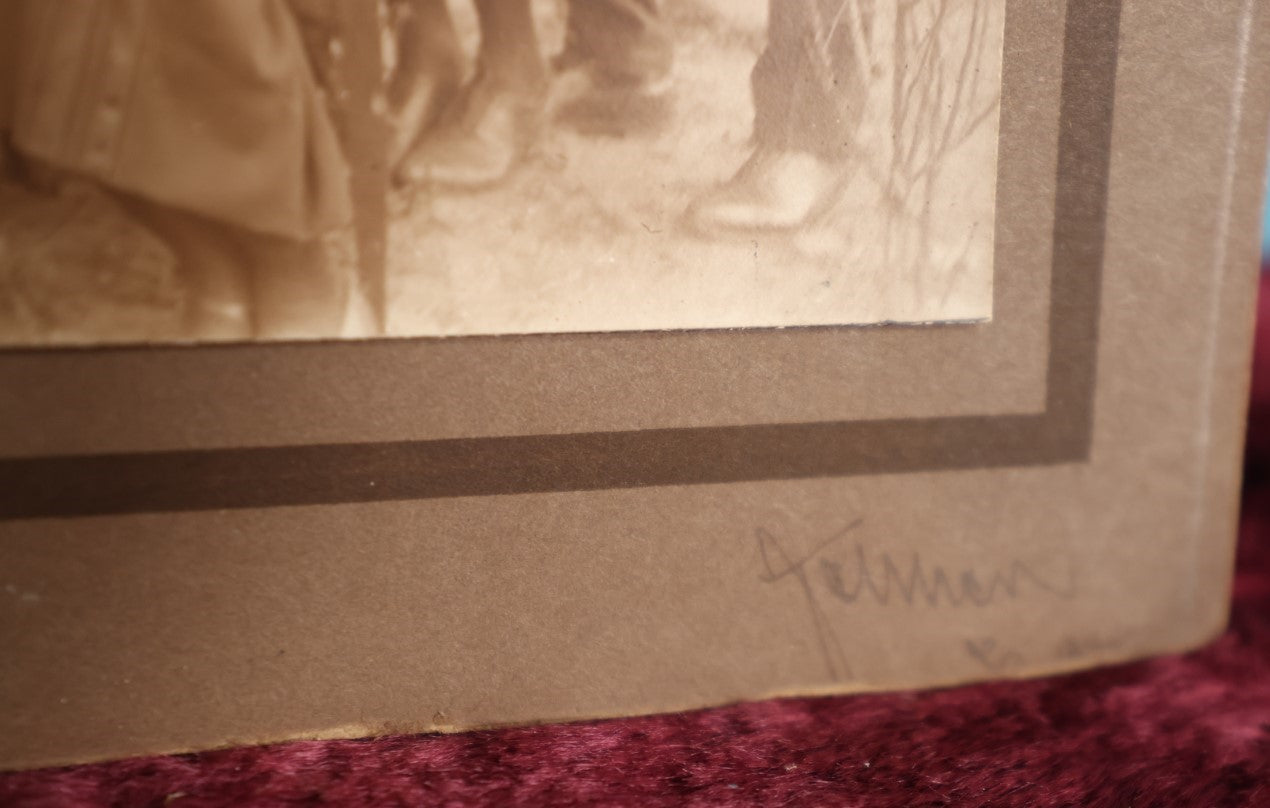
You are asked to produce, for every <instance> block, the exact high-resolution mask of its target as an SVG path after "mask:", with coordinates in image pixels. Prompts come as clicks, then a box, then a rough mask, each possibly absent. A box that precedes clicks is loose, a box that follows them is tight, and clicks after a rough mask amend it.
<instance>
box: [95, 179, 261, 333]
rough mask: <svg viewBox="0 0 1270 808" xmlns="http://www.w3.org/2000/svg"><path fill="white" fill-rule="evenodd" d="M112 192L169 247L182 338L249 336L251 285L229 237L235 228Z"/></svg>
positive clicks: (236, 246) (237, 247) (237, 244)
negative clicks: (180, 295) (179, 294)
mask: <svg viewBox="0 0 1270 808" xmlns="http://www.w3.org/2000/svg"><path fill="white" fill-rule="evenodd" d="M112 196H113V198H115V199H116V200H118V201H119V203H120V204H121V205H122V207H123V209H124V210H125V211H126V212H127V213H128V214H129V215H130V216H132V217H133V218H135V219H136V220H137V221H138V222H139V223H141V224H142V225H143V226H144V227H145V228H146V229H148V230H149V231H150V232H152V233H154V234H155V235H156V236H158V237H159V238H160V239H161V240H162V241H163V242H164V243H165V244H167V245H168V247H169V248H170V249H171V250H172V253H173V255H174V257H175V258H176V266H177V271H178V272H179V273H180V279H181V285H182V287H183V290H184V311H183V312H182V322H183V328H184V331H185V333H184V334H183V336H184V337H185V338H187V339H198V340H241V339H249V338H251V336H252V325H251V313H250V309H251V288H250V283H249V280H248V277H249V273H248V270H247V268H246V266H245V265H244V255H243V253H242V251H241V250H240V242H239V240H238V239H236V238H234V231H235V230H236V229H237V228H233V227H230V226H229V225H224V224H221V223H219V222H216V221H213V220H211V219H207V218H205V217H202V216H198V215H196V214H192V213H186V212H184V211H181V210H178V209H176V208H172V207H168V206H166V205H158V204H155V203H153V202H150V201H148V200H146V199H142V198H141V197H138V196H135V195H133V194H127V193H114V194H112Z"/></svg>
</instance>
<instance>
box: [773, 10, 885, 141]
mask: <svg viewBox="0 0 1270 808" xmlns="http://www.w3.org/2000/svg"><path fill="white" fill-rule="evenodd" d="M846 2H851V0H796V2H792V1H791V0H769V2H768V9H769V12H768V13H769V17H768V38H767V47H766V48H765V49H764V50H763V54H762V56H760V57H759V60H758V62H757V64H756V65H755V67H754V72H753V73H752V75H751V86H752V89H753V94H754V140H755V143H756V145H758V146H759V147H767V148H775V149H784V150H790V151H806V152H812V153H815V154H817V155H820V156H822V157H825V158H838V157H840V156H841V155H842V153H843V147H844V145H845V144H846V143H847V142H849V141H850V139H851V138H852V137H853V136H854V134H855V129H856V126H857V125H858V123H859V119H860V113H861V107H862V106H863V103H864V99H865V90H866V83H865V82H866V81H867V77H866V76H862V75H860V72H859V71H858V70H857V69H855V67H854V65H855V53H854V51H853V48H854V45H853V42H852V38H851V34H850V30H849V29H848V27H847V24H846V22H845V21H844V19H843V6H844V3H846Z"/></svg>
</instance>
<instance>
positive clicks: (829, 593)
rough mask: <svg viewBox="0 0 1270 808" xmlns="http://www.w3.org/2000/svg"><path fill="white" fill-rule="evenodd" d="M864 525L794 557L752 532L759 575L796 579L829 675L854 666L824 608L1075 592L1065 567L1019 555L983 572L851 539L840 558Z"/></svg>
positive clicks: (774, 540) (847, 672) (946, 603)
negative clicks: (901, 556)
mask: <svg viewBox="0 0 1270 808" xmlns="http://www.w3.org/2000/svg"><path fill="white" fill-rule="evenodd" d="M863 524H864V520H863V519H855V520H854V521H852V522H850V523H849V524H847V525H846V526H845V527H843V528H842V529H840V530H838V531H836V532H835V533H833V534H832V535H830V536H828V537H827V538H825V539H823V540H822V541H820V542H818V543H817V544H815V545H814V546H813V547H812V549H811V550H810V551H807V552H804V553H801V554H798V555H792V554H791V553H790V551H789V550H788V549H787V544H786V542H784V541H782V540H781V539H780V538H778V537H777V536H776V535H774V534H773V533H772V532H771V531H769V530H767V529H766V528H759V529H758V530H756V531H755V537H756V539H757V541H758V547H759V554H760V556H761V557H762V561H763V572H762V574H760V576H759V579H760V580H761V581H763V582H764V583H769V584H775V583H777V582H779V581H782V580H793V581H795V582H796V583H797V584H798V586H799V588H800V589H801V590H802V592H803V596H804V598H805V600H806V603H807V608H808V611H809V613H810V616H811V623H812V627H813V629H814V631H815V635H816V640H817V644H818V645H819V647H820V652H821V655H822V656H823V657H824V660H825V667H826V668H827V669H828V673H829V676H830V677H832V678H833V679H842V678H845V677H850V676H851V666H850V663H849V662H848V659H847V654H846V652H845V651H844V649H843V647H842V643H841V641H840V640H839V639H838V635H837V632H836V631H834V628H833V621H832V620H831V619H830V615H829V612H828V611H827V609H826V606H831V605H834V604H838V605H842V606H848V607H851V606H857V605H859V604H861V603H863V602H866V601H868V602H872V603H874V604H876V605H878V606H883V607H889V606H905V607H910V608H911V607H917V606H925V607H929V608H932V609H947V608H959V607H975V608H985V607H987V606H990V605H992V604H994V603H1000V602H1005V601H1013V600H1017V599H1019V598H1022V597H1025V596H1028V595H1036V594H1041V595H1047V596H1051V597H1056V598H1060V599H1063V600H1066V599H1070V598H1072V597H1074V596H1075V593H1076V586H1075V580H1074V574H1073V573H1072V572H1071V571H1070V570H1069V574H1068V575H1067V577H1066V579H1065V580H1062V581H1058V580H1056V579H1054V578H1051V577H1049V576H1045V575H1042V574H1040V573H1039V572H1037V570H1036V569H1035V568H1034V567H1033V566H1032V565H1030V564H1028V563H1027V562H1026V561H1024V560H1022V559H1020V558H1010V559H1009V560H1008V561H1007V562H1006V564H1005V566H1004V568H1002V569H997V570H994V571H991V572H989V573H986V574H985V573H983V572H981V571H980V570H976V569H974V568H972V567H970V566H964V567H956V568H949V567H946V566H944V565H942V564H933V563H930V562H928V561H927V560H926V559H924V558H923V556H922V554H921V553H917V552H915V553H912V554H910V555H909V556H908V557H907V558H906V559H905V561H904V562H903V563H902V562H901V561H899V560H897V558H896V556H895V555H894V554H892V553H891V552H889V551H886V550H883V551H880V552H870V551H869V550H868V548H867V547H866V545H865V544H864V543H863V542H860V541H856V542H853V543H851V545H850V546H849V548H848V549H847V552H846V553H845V557H844V553H843V545H844V544H846V542H847V539H848V537H850V536H852V535H854V534H856V533H857V532H858V531H859V530H860V528H861V527H862V526H863ZM980 650H982V649H980Z"/></svg>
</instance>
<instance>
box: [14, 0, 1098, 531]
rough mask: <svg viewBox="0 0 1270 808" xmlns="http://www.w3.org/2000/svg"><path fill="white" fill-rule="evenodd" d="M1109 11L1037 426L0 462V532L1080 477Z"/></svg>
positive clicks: (804, 430)
mask: <svg viewBox="0 0 1270 808" xmlns="http://www.w3.org/2000/svg"><path fill="white" fill-rule="evenodd" d="M1120 12H1121V2H1120V0H1113V1H1112V2H1106V0H1070V2H1069V3H1068V7H1067V17H1066V20H1065V23H1064V25H1065V41H1064V45H1063V68H1062V91H1061V100H1060V114H1059V126H1060V134H1059V144H1058V167H1057V189H1056V196H1055V221H1054V228H1053V235H1054V249H1053V259H1052V267H1051V281H1050V282H1051V289H1050V312H1049V355H1048V366H1047V371H1046V406H1045V411H1044V412H1043V413H1041V414H1038V415H1007V416H959V417H945V418H925V419H887V420H869V421H832V422H820V423H797V424H793V423H791V424H764V425H750V426H732V427H704V428H684V429H651V430H637V431H621V432H590V433H577V434H566V435H527V436H513V437H490V438H457V439H444V440H424V441H400V442H383V443H352V444H321V445H307V446H289V447H270V448H240V449H209V450H188V451H164V452H147V453H130V454H106V455H88V456H71V457H46V458H21V459H8V460H0V519H25V518H47V517H74V516H91V515H108V514H126V513H151V512H171V511H201V510H218V509H230V508H264V507H279V506H287V505H318V504H335V503H350V502H376V501H390V500H413V499H433V498H441V497H463V496H494V495H507V494H528V493H545V492H567V491H594V490H602V489H619V488H641V487H650V486H665V485H692V484H708V483H735V482H757V481H764V480H785V479H800V478H810V477H838V476H852V475H861V474H894V473H905V472H917V471H947V470H957V469H982V468H994V467H1005V466H1030V465H1047V464H1056V463H1064V462H1082V461H1085V460H1087V459H1088V456H1089V451H1090V445H1091V440H1092V428H1093V396H1094V389H1095V381H1096V380H1095V376H1096V371H1097V348H1098V320H1099V315H1100V301H1101V286H1102V263H1103V251H1104V243H1105V237H1106V212H1107V192H1108V179H1109V173H1110V155H1111V133H1112V120H1113V117H1114V115H1113V113H1114V104H1115V82H1116V72H1117V55H1118V54H1117V51H1118V44H1119V28H1120ZM1074 122H1079V125H1075V123H1074Z"/></svg>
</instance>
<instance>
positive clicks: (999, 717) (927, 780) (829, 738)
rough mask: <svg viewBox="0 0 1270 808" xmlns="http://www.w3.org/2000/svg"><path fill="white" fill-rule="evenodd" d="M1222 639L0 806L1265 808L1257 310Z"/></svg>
mask: <svg viewBox="0 0 1270 808" xmlns="http://www.w3.org/2000/svg"><path fill="white" fill-rule="evenodd" d="M1261 312H1262V314H1263V317H1262V318H1261V319H1262V325H1261V328H1260V331H1259V335H1258V348H1259V349H1258V372H1257V383H1256V384H1255V386H1254V387H1255V389H1254V396H1253V407H1252V411H1253V417H1252V424H1251V429H1250V437H1249V447H1250V450H1249V461H1248V478H1247V490H1246V495H1245V501H1244V512H1243V526H1242V533H1241V537H1240V545H1239V559H1238V575H1237V579H1236V583H1235V590H1234V611H1233V615H1232V619H1231V625H1230V628H1229V630H1228V631H1227V632H1226V633H1225V635H1224V636H1222V637H1221V638H1220V639H1219V640H1217V641H1216V642H1214V643H1213V644H1211V645H1210V646H1208V647H1207V648H1204V649H1202V650H1200V651H1198V652H1195V653H1192V654H1187V655H1184V656H1172V657H1165V658H1162V659H1156V660H1151V661H1147V662H1138V663H1134V664H1129V665H1121V666H1118V667H1113V668H1107V669H1103V670H1098V671H1092V672H1088V673H1081V674H1076V675H1070V676H1061V677H1056V678H1050V679H1043V680H1038V681H1029V682H1009V683H1001V684H989V685H980V686H975V687H963V688H958V689H955V690H945V691H940V692H932V693H898V694H888V695H874V696H863V697H848V698H819V699H794V700H787V701H768V702H762V703H758V704H747V705H741V706H736V707H729V708H725V709H717V710H706V711H702V712H696V713H688V714H683V715H667V716H656V717H651V718H635V719H629V720H621V721H603V722H597V723H591V724H575V725H568V726H549V727H535V728H528V729H508V730H500V731H494V732H475V733H468V734H464V735H456V736H448V737H436V736H414V737H394V738H380V739H376V740H367V741H328V742H306V743H292V744H282V745H278V746H271V747H265V748H255V749H234V750H229V751H221V752H209V753H206V754H200V755H184V756H178V757H158V758H149V759H142V760H129V761H123V762H118V763H108V764H101V765H91V766H79V767H75V768H69V769H58V770H45V771H36V772H24V773H16V774H8V775H0V805H21V806H87V805H118V806H134V805H135V806H162V805H171V806H181V808H196V806H198V807H201V806H240V805H265V806H284V805H302V804H303V805H311V804H315V803H317V804H323V803H327V804H336V805H367V806H370V805H375V806H380V805H431V804H445V805H459V804H490V805H510V804H535V805H577V804H591V805H639V806H659V805H668V806H669V805H675V806H678V805H710V806H720V805H721V806H731V805H771V806H804V805H808V806H810V805H852V806H855V805H870V806H873V805H876V806H897V808H898V807H902V808H913V807H914V806H978V805H984V806H1029V808H1031V807H1032V806H1050V805H1054V806H1059V805H1062V806H1205V807H1207V806H1224V805H1250V806H1258V805H1268V806H1270V305H1268V304H1267V300H1266V296H1265V295H1263V297H1262V308H1261Z"/></svg>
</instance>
